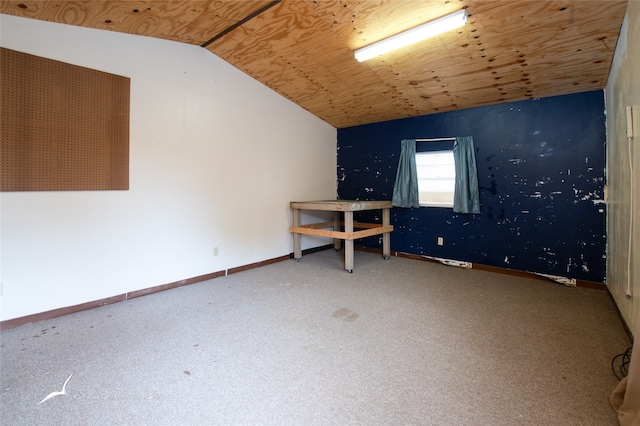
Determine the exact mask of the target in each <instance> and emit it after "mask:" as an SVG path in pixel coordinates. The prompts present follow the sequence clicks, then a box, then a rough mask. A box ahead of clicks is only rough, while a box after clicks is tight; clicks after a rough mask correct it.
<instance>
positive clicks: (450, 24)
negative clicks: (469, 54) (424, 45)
mask: <svg viewBox="0 0 640 426" xmlns="http://www.w3.org/2000/svg"><path fill="white" fill-rule="evenodd" d="M466 23H467V11H466V10H465V9H462V10H459V11H457V12H454V13H451V14H449V15H445V16H443V17H442V18H438V19H436V20H434V21H429V22H427V23H426V24H422V25H418V26H417V27H414V28H411V29H409V30H406V31H404V32H401V33H399V34H396V35H394V36H391V37H389V38H385V39H383V40H380V41H378V42H375V43H373V44H370V45H368V46H365V47H362V48H360V49H358V50H356V51H355V52H354V53H355V57H356V59H357V60H358V62H363V61H366V60H368V59H371V58H375V57H376V56H380V55H382V54H384V53H387V52H391V51H393V50H397V49H400V48H402V47H405V46H408V45H410V44H413V43H417V42H419V41H422V40H425V39H428V38H429V37H434V36H436V35H438V34H442V33H444V32H447V31H450V30H453V29H455V28H459V27H461V26H463V25H465V24H466Z"/></svg>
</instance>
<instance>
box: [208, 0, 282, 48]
mask: <svg viewBox="0 0 640 426" xmlns="http://www.w3.org/2000/svg"><path fill="white" fill-rule="evenodd" d="M281 1H282V0H274V1H272V2H271V3H269V4H268V5H266V6H264V7H263V8H261V9H259V10H256V11H255V12H253V13H252V14H251V15H248V16H247V17H245V18H243V19H242V20H240V21H238V22H236V23H235V24H233V25H232V26H230V27H229V28H227V29H225V30H223V31H222V32H220V33H218V34H217V35H215V36H214V37H212V38H211V39H210V40H209V41H206V42H204V43H202V44H201V45H200V47H207V46H208V45H210V44H211V43H213V42H214V41H216V40H218V39H219V38H221V37H223V36H225V35H226V34H229V33H230V32H231V31H233V30H235V29H236V28H238V27H239V26H241V25H242V24H244V23H245V22H248V21H250V20H251V19H253V18H255V17H256V16H258V15H260V14H262V13H263V12H266V11H267V10H269V9H271V8H272V7H273V6H275V5H276V4H278V3H280V2H281Z"/></svg>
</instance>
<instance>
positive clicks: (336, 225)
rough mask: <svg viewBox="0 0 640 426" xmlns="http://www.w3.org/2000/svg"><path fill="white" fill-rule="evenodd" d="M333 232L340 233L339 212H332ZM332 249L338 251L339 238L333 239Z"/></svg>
mask: <svg viewBox="0 0 640 426" xmlns="http://www.w3.org/2000/svg"><path fill="white" fill-rule="evenodd" d="M333 230H334V231H340V212H333ZM333 248H334V249H335V250H340V238H334V239H333Z"/></svg>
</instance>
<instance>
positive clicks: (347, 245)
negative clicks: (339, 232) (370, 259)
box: [344, 212, 353, 273]
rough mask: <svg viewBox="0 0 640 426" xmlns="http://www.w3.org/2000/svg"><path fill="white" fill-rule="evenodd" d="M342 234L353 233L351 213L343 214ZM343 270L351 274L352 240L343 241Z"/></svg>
mask: <svg viewBox="0 0 640 426" xmlns="http://www.w3.org/2000/svg"><path fill="white" fill-rule="evenodd" d="M344 232H345V233H353V212H344ZM344 268H345V269H346V270H347V271H348V272H349V273H351V272H353V240H352V239H345V240H344Z"/></svg>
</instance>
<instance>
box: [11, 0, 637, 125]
mask: <svg viewBox="0 0 640 426" xmlns="http://www.w3.org/2000/svg"><path fill="white" fill-rule="evenodd" d="M272 3H273V4H272ZM270 5H271V6H273V7H268V6H270ZM626 5H627V0H601V1H599V0H589V1H587V0H577V1H568V0H563V1H560V0H554V1H545V0H438V1H435V0H434V1H431V0H282V1H280V2H272V1H271V0H255V1H247V0H217V1H188V0H185V1H109V0H105V1H95V0H94V1H53V0H47V1H29V0H19V1H6V0H2V3H1V6H0V12H1V13H4V14H11V15H17V16H22V17H27V18H33V19H41V20H46V21H52V22H60V23H65V24H71V25H79V26H84V27H90V28H99V29H106V30H112V31H119V32H125V33H130V34H137V35H144V36H150V37H158V38H163V39H168V40H174V41H179V42H183V43H189V44H195V45H203V44H206V43H207V42H208V41H210V40H211V39H212V38H214V37H215V36H216V35H219V34H221V33H223V32H224V31H225V30H227V29H229V28H232V27H233V26H234V25H237V24H238V23H241V22H242V21H243V20H244V19H245V18H247V17H250V16H251V15H252V14H255V13H256V12H258V11H260V10H261V9H263V8H264V9H267V10H265V11H263V12H262V13H260V14H258V15H257V16H255V17H254V18H252V19H249V20H247V21H246V22H243V23H241V25H239V26H237V27H236V28H234V29H232V30H231V31H228V32H227V33H226V34H224V35H222V36H221V37H219V38H218V39H217V40H215V41H213V42H211V43H210V44H208V45H207V46H206V47H205V48H206V49H208V50H210V51H211V52H213V53H214V54H216V55H218V56H220V57H221V58H223V59H224V60H226V61H227V62H229V63H231V64H232V65H234V66H235V67H237V68H238V69H240V70H242V71H244V72H245V73H247V74H248V75H250V76H252V77H253V78H255V79H257V80H259V81H261V82H262V83H264V84H265V85H267V86H269V87H270V88H272V89H273V90H275V91H276V92H278V93H280V94H281V95H283V96H284V97H286V98H288V99H290V100H291V101H293V102H295V103H296V104H298V105H299V106H301V107H303V108H305V109H306V110H308V111H310V112H311V113H313V114H314V115H316V116H318V117H319V118H321V119H323V120H325V121H326V122H328V123H329V124H331V125H333V126H335V127H337V128H344V127H349V126H354V125H360V124H368V123H375V122H380V121H386V120H391V119H397V118H404V117H412V116H418V115H424V114H432V113H437V112H444V111H451V110H456V109H463V108H470V107H476V106H481V105H490V104H496V103H501V102H508V101H516V100H522V99H531V98H540V97H545V96H553V95H560V94H568V93H576V92H583V91H588V90H596V89H603V88H604V87H605V85H606V82H607V77H608V73H609V68H610V66H611V60H612V57H613V52H614V49H615V46H616V42H617V39H618V34H619V31H620V26H621V25H622V20H623V18H624V14H625V11H626ZM462 8H466V10H467V13H468V14H469V22H468V24H467V25H466V26H464V27H463V28H461V29H459V30H454V31H452V32H449V33H446V34H443V35H441V36H438V37H435V38H432V39H429V40H425V41H423V42H420V43H418V44H415V45H413V46H410V47H406V48H404V49H401V50H399V51H396V52H393V53H390V54H386V55H383V56H380V57H378V58H374V59H372V60H369V61H367V62H363V63H359V62H357V61H356V60H355V59H354V56H353V50H355V49H357V48H359V47H362V46H365V45H367V44H370V43H373V42H375V41H378V40H380V39H382V38H385V37H388V36H390V35H393V34H395V33H398V32H400V31H402V30H405V29H408V28H411V27H413V26H415V25H418V24H421V23H423V22H427V21H429V20H432V19H435V18H438V17H440V16H443V15H446V14H448V13H451V12H455V11H457V10H460V9H462Z"/></svg>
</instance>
